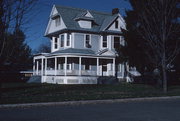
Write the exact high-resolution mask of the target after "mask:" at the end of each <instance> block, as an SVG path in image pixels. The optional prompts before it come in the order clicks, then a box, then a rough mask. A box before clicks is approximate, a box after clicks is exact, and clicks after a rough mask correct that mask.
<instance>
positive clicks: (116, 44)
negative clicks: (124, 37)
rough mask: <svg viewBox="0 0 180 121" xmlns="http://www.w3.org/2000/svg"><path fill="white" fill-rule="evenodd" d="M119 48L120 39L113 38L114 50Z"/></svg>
mask: <svg viewBox="0 0 180 121" xmlns="http://www.w3.org/2000/svg"><path fill="white" fill-rule="evenodd" d="M119 46H120V37H114V48H119Z"/></svg>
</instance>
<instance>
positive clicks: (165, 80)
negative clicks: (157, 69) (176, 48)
mask: <svg viewBox="0 0 180 121" xmlns="http://www.w3.org/2000/svg"><path fill="white" fill-rule="evenodd" d="M162 79H163V91H164V93H167V75H166V62H165V53H164V54H163V58H162Z"/></svg>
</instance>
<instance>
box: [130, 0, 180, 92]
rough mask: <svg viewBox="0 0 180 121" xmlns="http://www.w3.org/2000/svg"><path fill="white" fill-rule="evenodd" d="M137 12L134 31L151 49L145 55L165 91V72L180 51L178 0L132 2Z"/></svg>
mask: <svg viewBox="0 0 180 121" xmlns="http://www.w3.org/2000/svg"><path fill="white" fill-rule="evenodd" d="M130 2H131V4H132V6H133V9H134V10H136V11H138V12H137V17H138V23H137V31H138V33H139V35H140V36H141V37H142V38H143V40H144V41H145V43H146V44H147V45H148V46H149V47H150V48H151V51H149V53H147V54H148V56H149V60H150V61H151V62H153V63H154V64H155V65H156V67H157V68H159V69H160V70H161V79H162V82H163V90H164V92H167V76H166V75H167V74H166V72H167V70H168V67H169V65H171V63H172V62H173V61H174V59H175V58H176V56H177V55H178V54H179V52H180V37H179V35H180V24H179V20H178V14H179V13H178V10H177V5H178V2H179V0H138V1H135V0H131V1H130Z"/></svg>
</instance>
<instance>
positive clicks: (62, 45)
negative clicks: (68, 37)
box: [60, 35, 64, 47]
mask: <svg viewBox="0 0 180 121" xmlns="http://www.w3.org/2000/svg"><path fill="white" fill-rule="evenodd" d="M60 45H61V46H60V47H64V35H61V42H60Z"/></svg>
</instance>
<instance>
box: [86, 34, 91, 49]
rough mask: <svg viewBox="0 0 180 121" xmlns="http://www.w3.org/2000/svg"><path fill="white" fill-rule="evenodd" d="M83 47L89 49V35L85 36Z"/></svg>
mask: <svg viewBox="0 0 180 121" xmlns="http://www.w3.org/2000/svg"><path fill="white" fill-rule="evenodd" d="M85 47H86V48H91V44H90V35H85Z"/></svg>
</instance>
